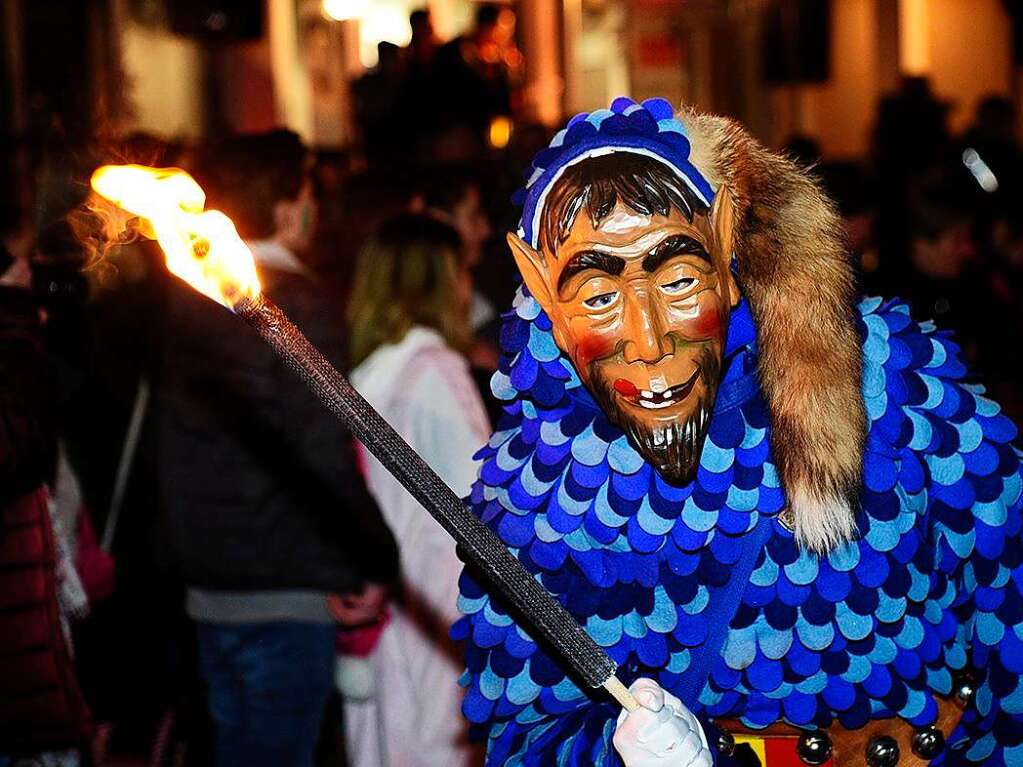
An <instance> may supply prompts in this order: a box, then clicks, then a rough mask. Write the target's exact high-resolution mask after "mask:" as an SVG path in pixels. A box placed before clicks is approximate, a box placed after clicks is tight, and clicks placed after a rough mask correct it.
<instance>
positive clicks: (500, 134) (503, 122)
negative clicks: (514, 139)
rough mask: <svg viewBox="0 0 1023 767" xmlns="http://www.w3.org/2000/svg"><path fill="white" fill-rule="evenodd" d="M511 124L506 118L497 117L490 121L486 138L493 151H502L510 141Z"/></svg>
mask: <svg viewBox="0 0 1023 767" xmlns="http://www.w3.org/2000/svg"><path fill="white" fill-rule="evenodd" d="M511 134H512V122H511V120H509V119H508V118H507V117H504V116H503V115H499V116H497V117H495V118H494V119H493V120H491V121H490V132H489V134H488V136H487V138H488V139H489V141H490V146H492V147H493V148H494V149H504V148H505V147H506V146H508V141H509V140H510V139H511Z"/></svg>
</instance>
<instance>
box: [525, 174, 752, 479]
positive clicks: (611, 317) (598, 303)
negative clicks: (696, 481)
mask: <svg viewBox="0 0 1023 767" xmlns="http://www.w3.org/2000/svg"><path fill="white" fill-rule="evenodd" d="M545 215H547V213H545ZM509 243H510V244H511V246H512V250H513V252H514V254H515V257H516V261H517V262H518V265H519V269H520V270H521V271H522V275H523V278H524V280H525V282H526V285H527V287H528V288H529V290H530V292H531V293H532V294H533V296H534V297H535V298H536V300H537V301H539V302H540V304H541V306H542V307H543V309H544V311H545V312H546V313H547V315H548V316H549V318H550V320H551V322H552V325H553V332H554V337H555V340H556V341H557V343H558V346H559V347H560V348H561V349H562V350H563V351H564V352H565V353H566V354H567V355H568V357H569V358H570V359H571V360H572V362H573V364H574V366H575V369H576V371H577V372H578V374H579V377H580V379H581V380H582V382H583V384H584V385H585V386H586V387H587V388H588V389H589V390H590V392H591V393H592V394H593V395H594V397H595V398H596V400H597V401H598V403H599V404H600V405H601V407H602V409H603V410H604V412H605V413H606V414H607V416H608V418H609V419H610V420H611V421H613V422H614V423H617V424H618V425H619V426H621V427H622V428H623V429H624V430H625V431H626V433H628V434H629V436H630V437H632V439H633V442H634V444H635V446H636V448H637V449H638V450H639V451H640V453H641V454H642V455H643V456H644V457H645V458H646V459H647V460H648V461H649V462H650V463H651V464H652V465H654V466H655V467H656V468H657V469H658V470H659V471H660V472H661V474H662V476H664V478H665V479H666V480H668V481H670V482H675V483H682V482H685V481H688V480H689V479H690V478H691V477H692V475H693V472H694V471H695V469H696V466H697V465H698V463H699V455H700V451H701V449H702V444H703V438H704V436H705V434H706V429H707V425H708V422H709V419H710V413H711V410H712V408H713V405H714V400H715V397H716V393H717V387H718V383H719V379H720V372H721V367H722V356H723V352H724V348H725V334H726V330H727V327H728V317H729V313H730V310H731V307H732V306H734V305H735V304H736V303H737V302H738V300H739V290H738V287H737V285H736V282H735V280H734V278H733V277H732V274H731V271H730V270H729V259H730V254H731V203H730V200H729V195H728V192H727V190H726V189H724V188H722V190H721V191H719V193H718V195H717V197H716V198H715V205H714V208H713V210H712V211H711V212H710V214H709V215H708V214H707V213H706V212H704V213H699V212H698V213H695V214H694V216H693V219H692V221H690V220H689V219H688V218H687V217H686V215H684V214H683V213H681V212H680V211H679V210H677V209H676V208H674V207H672V208H671V209H670V210H669V211H668V212H667V215H662V214H660V213H656V212H655V213H651V214H644V213H638V212H637V211H636V210H634V209H632V208H630V207H629V206H628V205H626V204H624V203H623V202H621V201H620V200H619V202H618V203H617V204H616V205H615V207H614V208H613V209H612V210H610V212H608V213H607V215H605V216H604V217H603V218H600V219H599V220H597V221H594V220H593V219H592V218H591V216H590V215H587V213H586V211H585V210H584V211H581V212H579V213H578V215H577V216H576V219H575V222H574V223H573V224H572V227H571V229H570V231H569V232H568V235H567V238H566V239H565V240H564V241H563V242H561V243H560V244H559V245H558V246H557V247H556V248H554V249H551V248H550V247H549V246H544V247H543V248H542V249H541V250H539V251H537V250H534V249H532V248H531V247H530V246H529V245H528V244H527V243H525V242H524V241H523V240H522V239H520V238H518V237H516V236H515V235H509Z"/></svg>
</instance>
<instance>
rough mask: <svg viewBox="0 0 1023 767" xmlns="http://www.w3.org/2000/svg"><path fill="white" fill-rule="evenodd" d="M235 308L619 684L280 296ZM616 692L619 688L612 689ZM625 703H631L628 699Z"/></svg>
mask: <svg viewBox="0 0 1023 767" xmlns="http://www.w3.org/2000/svg"><path fill="white" fill-rule="evenodd" d="M235 312H236V313H237V314H238V315H239V316H241V317H242V318H244V319H245V320H247V321H248V323H249V324H250V325H252V327H254V328H255V329H256V331H257V332H258V333H259V335H260V336H262V337H263V339H264V340H265V341H266V342H267V343H268V344H270V346H271V347H272V348H273V350H274V351H275V352H276V353H277V355H278V356H279V357H280V358H281V359H283V360H284V362H285V363H286V364H287V365H288V367H290V368H291V369H292V370H294V371H295V372H296V373H298V375H299V376H301V378H302V379H303V380H304V381H305V382H306V384H307V385H308V386H309V388H310V389H312V390H313V392H315V393H316V395H317V396H318V397H319V398H320V400H321V401H322V402H323V404H324V405H326V406H327V409H329V410H330V411H331V412H332V413H333V414H334V415H335V416H337V417H338V418H339V419H341V421H342V422H343V423H344V424H345V425H346V426H347V427H348V429H349V430H350V431H351V432H352V434H354V435H355V437H356V438H358V439H359V441H360V442H362V444H364V445H365V446H366V448H367V449H368V450H369V451H370V452H371V453H373V455H375V456H376V457H377V460H379V461H380V463H381V464H383V465H384V467H385V468H386V469H387V470H388V471H389V472H390V473H391V474H392V475H393V476H394V477H395V479H397V480H398V481H399V482H401V484H402V485H403V486H404V487H405V488H406V489H407V490H408V491H409V492H410V493H411V494H412V495H413V496H414V497H415V499H416V500H417V501H419V503H420V504H422V506H423V508H425V509H426V510H427V511H428V512H430V514H431V515H432V516H433V518H434V519H436V520H437V521H438V522H440V524H441V526H442V527H443V528H444V529H445V530H447V532H448V534H449V535H450V536H451V537H452V538H454V539H455V541H457V542H458V544H459V545H460V546H461V547H462V549H463V550H464V552H465V554H466V555H467V556H468V558H469V560H471V562H472V564H474V565H475V566H476V567H478V568H479V569H480V570H482V571H483V572H484V573H485V574H486V576H487V578H489V580H490V582H491V583H493V584H494V585H495V586H497V588H498V589H499V590H500V592H501V593H502V594H503V595H504V596H505V597H506V598H507V599H508V600H509V601H510V602H511V603H512V604H514V605H515V607H517V608H518V609H519V611H521V613H522V614H523V615H524V616H526V618H527V619H528V620H529V622H530V623H531V624H532V627H533V628H534V629H536V630H537V631H538V632H539V634H540V635H542V636H543V638H544V639H546V640H547V641H548V642H549V643H550V644H551V645H553V646H554V647H555V649H556V650H557V651H558V652H559V653H560V654H561V655H562V657H563V658H564V660H565V661H567V662H568V664H569V666H570V667H571V669H572V670H573V671H575V673H576V674H578V676H580V677H581V678H582V680H583V682H584V683H585V684H587V685H589V686H590V687H600V686H602V685H603V686H607V687H608V689H609V690H611V686H609V685H608V683H609V680H613V681H611V684H612V685H613V686H615V687H616V688H617V687H620V684H618V680H617V679H616V678H615V677H614V672H615V668H616V664H615V662H614V661H613V660H611V658H610V657H609V656H608V654H607V653H606V652H604V650H603V649H601V648H600V647H599V646H598V645H597V644H596V643H595V642H594V641H593V639H592V638H591V637H590V635H589V634H587V633H586V632H585V631H584V630H583V628H582V627H581V626H580V625H579V624H578V623H577V622H576V621H575V619H573V618H572V616H571V615H570V614H569V613H568V611H566V610H565V608H564V607H562V606H561V604H559V603H558V602H557V601H556V600H555V599H554V597H552V596H551V595H550V594H549V593H548V592H547V590H546V589H544V587H543V586H542V585H541V584H540V583H539V582H537V581H536V580H535V579H534V578H533V576H532V575H530V574H529V572H527V571H526V569H525V568H524V567H523V566H522V564H521V563H520V562H519V561H518V560H517V559H516V558H515V557H514V556H512V555H511V553H510V552H509V551H508V549H507V548H506V547H505V545H504V544H503V543H502V542H501V541H500V540H499V539H498V538H497V536H495V535H494V534H493V533H492V532H491V531H490V529H489V528H487V527H486V526H485V525H484V524H483V523H482V522H480V520H479V519H477V517H476V516H475V515H474V514H473V513H472V512H471V511H469V509H467V508H466V506H465V504H464V503H463V502H462V500H461V499H460V498H459V497H458V496H457V495H455V493H454V491H452V490H451V488H450V487H448V486H447V485H446V484H445V483H444V481H443V480H442V479H441V478H440V477H438V476H437V474H436V473H435V472H434V471H433V470H432V469H431V468H430V467H429V466H428V465H427V464H426V462H425V461H424V460H423V459H422V458H421V457H420V456H419V455H418V454H417V453H416V452H415V451H414V450H413V449H412V448H411V447H409V445H408V443H407V442H405V440H403V439H402V438H401V436H399V435H398V433H397V432H396V431H395V430H394V429H393V428H392V427H391V425H390V424H389V423H387V421H385V420H384V419H383V418H382V417H381V415H380V414H379V413H378V412H377V411H376V410H374V409H373V406H372V405H370V404H369V403H368V402H367V401H366V400H365V399H364V398H363V397H362V395H361V394H359V393H358V392H357V391H356V390H355V389H354V388H353V387H352V385H351V384H350V383H349V382H348V381H347V379H345V377H344V376H343V375H341V373H339V372H338V371H337V369H336V368H335V367H334V366H333V365H331V364H330V362H328V361H327V360H326V359H325V358H324V356H323V355H322V354H320V352H319V351H318V350H317V349H316V347H315V346H313V345H312V344H311V343H310V342H309V340H308V339H307V338H306V337H305V336H304V335H303V334H302V332H301V331H300V330H299V329H298V328H297V327H295V325H293V324H292V323H291V321H290V320H289V319H288V318H287V317H286V316H285V315H284V312H282V311H281V310H280V309H279V308H278V307H277V306H276V305H275V304H274V303H273V302H271V301H270V300H269V299H267V298H266V297H264V296H259V297H257V298H256V299H251V300H250V299H246V300H244V301H243V302H242V303H240V304H239V305H236V306H235ZM612 694H615V693H614V691H612ZM623 705H624V704H623Z"/></svg>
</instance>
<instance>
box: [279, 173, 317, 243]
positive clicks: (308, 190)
mask: <svg viewBox="0 0 1023 767" xmlns="http://www.w3.org/2000/svg"><path fill="white" fill-rule="evenodd" d="M317 214H318V206H317V203H316V197H315V195H314V194H313V185H312V181H311V180H310V179H306V181H305V183H303V184H302V188H301V189H300V190H299V193H298V196H297V197H296V198H295V199H294V200H278V202H277V203H276V205H275V206H274V221H275V223H276V225H277V229H276V234H275V235H274V239H275V240H277V241H278V242H279V243H281V245H283V246H284V247H286V248H288V249H289V250H292V251H294V252H296V253H302V252H304V251H306V250H308V249H309V247H310V246H311V245H312V238H313V233H314V232H315V231H316V219H317Z"/></svg>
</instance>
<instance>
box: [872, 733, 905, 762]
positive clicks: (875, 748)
mask: <svg viewBox="0 0 1023 767" xmlns="http://www.w3.org/2000/svg"><path fill="white" fill-rule="evenodd" d="M898 763H899V744H898V743H896V742H895V738H891V737H889V736H887V735H879V736H878V737H876V738H872V739H871V741H870V743H868V744H867V764H869V765H870V767H895V765H897V764H898Z"/></svg>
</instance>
